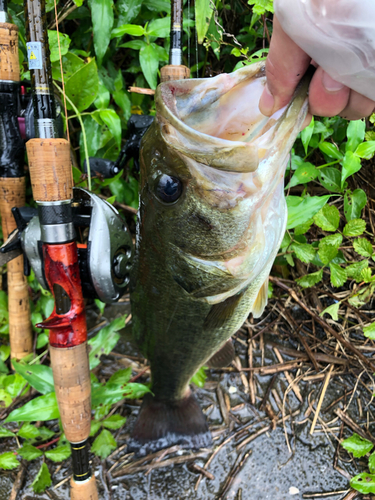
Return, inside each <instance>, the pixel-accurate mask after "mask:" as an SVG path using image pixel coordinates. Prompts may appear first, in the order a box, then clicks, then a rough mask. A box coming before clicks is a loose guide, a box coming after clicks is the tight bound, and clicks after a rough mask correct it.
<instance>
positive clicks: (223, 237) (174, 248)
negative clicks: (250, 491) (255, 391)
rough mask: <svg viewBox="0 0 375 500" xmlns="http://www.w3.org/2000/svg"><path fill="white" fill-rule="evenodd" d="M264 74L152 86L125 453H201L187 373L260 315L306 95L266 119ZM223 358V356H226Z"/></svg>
mask: <svg viewBox="0 0 375 500" xmlns="http://www.w3.org/2000/svg"><path fill="white" fill-rule="evenodd" d="M264 75H265V71H264V66H263V64H254V65H251V66H246V67H244V68H242V69H240V70H238V71H236V72H234V73H232V74H221V75H219V76H217V77H215V78H211V79H200V80H199V79H198V80H181V81H175V82H167V83H163V84H161V85H159V87H158V89H157V91H156V95H155V101H156V117H155V120H154V123H153V125H152V126H151V127H150V129H149V130H148V132H147V133H146V135H145V136H144V138H143V142H142V146H141V152H140V165H141V183H140V209H139V214H138V227H137V242H136V251H135V262H134V267H133V271H132V277H131V306H132V315H133V316H132V317H133V335H134V338H135V340H136V342H137V344H138V345H139V348H140V350H141V351H142V353H143V354H144V355H145V356H146V358H147V359H148V360H149V361H150V365H151V378H152V388H151V390H152V392H153V394H154V396H153V397H148V398H146V399H145V401H144V403H143V406H142V408H141V411H140V414H139V416H138V420H137V422H136V424H135V428H134V431H133V436H132V439H131V443H130V444H131V447H133V448H135V449H138V450H139V449H141V451H142V450H143V452H146V451H150V450H155V449H158V448H161V447H165V446H170V445H173V444H180V445H182V446H187V447H202V446H208V445H209V444H210V442H211V440H210V434H209V432H208V428H207V424H206V420H205V418H204V416H203V414H202V412H201V410H200V408H199V405H198V403H197V402H196V400H195V399H194V397H193V396H192V394H191V392H190V389H189V381H190V379H191V377H192V376H193V375H194V374H195V373H196V371H197V370H198V369H199V368H200V367H201V366H202V365H204V364H205V363H207V362H208V360H209V359H210V358H212V356H214V355H215V353H217V352H218V351H219V350H220V349H222V350H225V349H227V346H228V344H227V341H228V339H230V337H231V336H232V335H233V334H234V333H235V332H236V331H237V330H238V329H239V328H240V327H241V325H242V324H243V322H244V321H245V319H246V318H247V317H248V315H249V313H250V312H252V313H253V315H254V317H259V316H260V315H261V314H262V312H263V310H264V307H265V305H266V303H267V292H268V276H269V273H270V269H271V266H272V264H273V261H274V259H275V257H276V254H277V251H278V249H279V246H280V243H281V240H282V238H283V235H284V232H285V226H286V219H287V211H286V204H285V199H284V173H285V168H286V164H287V161H288V156H289V152H290V149H291V147H292V145H293V142H294V140H295V138H296V136H297V134H298V132H299V130H300V128H301V125H302V123H303V120H304V118H305V116H306V113H307V106H308V104H307V99H306V94H307V84H306V85H304V86H301V87H300V88H299V90H298V91H297V92H296V94H295V96H294V98H293V100H292V102H291V103H290V104H289V105H288V106H287V107H286V108H284V109H283V110H280V111H279V112H277V113H276V114H275V115H274V116H272V117H271V118H267V117H264V116H263V115H262V114H261V113H260V111H259V109H258V103H259V98H260V95H261V93H262V91H263V87H264V85H265V76H264ZM224 357H225V356H224Z"/></svg>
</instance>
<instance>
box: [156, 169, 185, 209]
mask: <svg viewBox="0 0 375 500" xmlns="http://www.w3.org/2000/svg"><path fill="white" fill-rule="evenodd" d="M155 194H156V196H157V197H158V198H159V199H160V200H161V201H164V203H173V202H174V201H176V200H178V198H179V197H180V196H181V194H182V182H181V181H180V179H177V177H172V176H171V175H166V174H163V175H161V176H160V177H159V178H158V180H157V183H156V187H155Z"/></svg>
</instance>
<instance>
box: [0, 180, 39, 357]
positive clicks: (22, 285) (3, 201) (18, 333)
mask: <svg viewBox="0 0 375 500" xmlns="http://www.w3.org/2000/svg"><path fill="white" fill-rule="evenodd" d="M24 205H25V178H24V177H16V178H12V177H8V178H4V177H0V214H1V223H2V227H3V234H4V237H5V238H7V237H8V235H9V233H11V232H12V231H13V230H14V229H15V228H16V223H15V220H14V218H13V215H12V212H11V209H12V208H13V207H21V206H24ZM7 269H8V309H9V337H10V350H11V358H14V359H22V358H24V357H25V356H27V355H28V354H30V353H31V352H32V349H33V338H32V329H31V323H30V304H29V292H28V286H27V281H26V278H25V276H24V274H23V257H22V255H21V256H20V257H17V258H16V259H13V260H12V261H10V262H9V263H8V268H7Z"/></svg>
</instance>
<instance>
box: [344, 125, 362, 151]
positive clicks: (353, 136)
mask: <svg viewBox="0 0 375 500" xmlns="http://www.w3.org/2000/svg"><path fill="white" fill-rule="evenodd" d="M365 132H366V122H365V120H353V121H351V122H349V125H348V128H347V129H346V135H347V137H348V142H347V143H346V151H352V152H353V153H354V151H356V149H357V147H358V145H359V144H360V143H361V142H362V141H363V140H364V138H365Z"/></svg>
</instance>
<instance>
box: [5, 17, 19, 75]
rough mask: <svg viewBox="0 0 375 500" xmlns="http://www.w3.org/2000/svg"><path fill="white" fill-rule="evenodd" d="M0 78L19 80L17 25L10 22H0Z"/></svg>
mask: <svg viewBox="0 0 375 500" xmlns="http://www.w3.org/2000/svg"><path fill="white" fill-rule="evenodd" d="M0 47H1V58H0V80H8V81H9V80H10V81H12V82H19V80H20V63H19V59H18V27H17V26H16V25H15V24H11V23H0Z"/></svg>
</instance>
